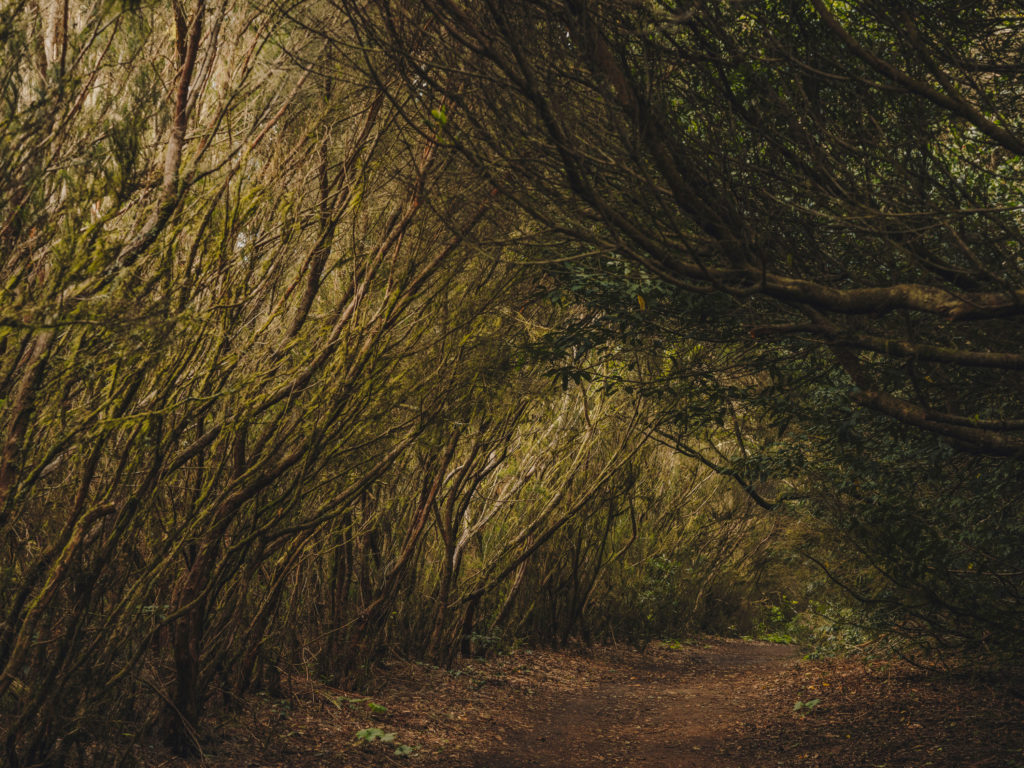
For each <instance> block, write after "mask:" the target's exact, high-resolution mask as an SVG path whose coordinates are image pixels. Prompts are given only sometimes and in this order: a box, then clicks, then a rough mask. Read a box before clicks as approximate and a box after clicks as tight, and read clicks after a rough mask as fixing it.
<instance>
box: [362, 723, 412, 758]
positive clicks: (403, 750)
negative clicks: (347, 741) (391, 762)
mask: <svg viewBox="0 0 1024 768" xmlns="http://www.w3.org/2000/svg"><path fill="white" fill-rule="evenodd" d="M397 736H398V734H397V733H391V732H385V731H383V730H382V729H380V728H363V729H362V730H361V731H356V741H359V742H362V743H363V744H373V743H374V742H377V741H379V742H380V743H381V744H395V737H397ZM413 749H415V748H414V747H410V746H409V745H408V744H395V752H394V754H396V755H397V756H398V757H408V756H409V755H411V754H412V753H413Z"/></svg>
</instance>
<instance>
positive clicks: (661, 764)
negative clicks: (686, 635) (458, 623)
mask: <svg viewBox="0 0 1024 768" xmlns="http://www.w3.org/2000/svg"><path fill="white" fill-rule="evenodd" d="M797 659H798V653H797V651H796V650H795V649H793V648H792V647H787V646H780V645H769V644H765V643H747V642H727V643H721V644H716V645H714V646H711V647H704V648H686V649H685V651H683V652H681V653H675V654H673V653H671V652H670V653H664V652H662V653H659V654H658V656H657V658H654V657H652V656H649V655H646V654H645V655H636V654H627V655H623V656H622V657H621V658H619V659H617V663H615V664H610V665H606V664H600V663H598V664H592V665H590V667H589V668H588V669H587V670H586V671H587V672H589V673H590V675H589V676H588V677H584V678H582V679H578V680H577V681H575V682H576V684H575V685H574V686H573V687H574V689H575V690H573V691H572V692H571V693H567V692H565V691H561V692H560V694H558V692H555V693H556V694H558V695H556V696H554V697H552V698H549V697H547V696H543V697H533V696H531V697H529V698H528V699H523V700H520V702H519V704H518V706H517V705H516V703H514V702H509V703H508V704H507V705H506V708H505V709H504V710H503V711H502V712H500V713H495V716H494V726H496V727H497V728H498V729H500V730H501V731H504V732H503V733H501V737H502V738H501V741H500V742H499V741H495V743H494V745H495V748H494V749H490V750H485V751H483V752H480V753H477V754H475V755H464V756H462V759H461V760H459V761H458V764H460V765H464V766H467V768H469V766H472V767H473V768H477V767H479V768H485V767H486V768H527V767H528V766H529V767H531V768H532V767H534V766H536V768H561V767H563V766H564V767H568V766H594V765H613V766H645V767H647V768H670V767H671V768H720V766H724V765H734V764H735V763H734V762H733V761H732V760H731V759H725V758H724V757H723V755H722V754H721V747H722V746H723V745H724V744H725V743H726V742H729V741H731V734H730V731H731V730H732V729H734V728H735V727H736V726H739V725H742V724H743V723H749V722H763V721H770V720H773V719H774V718H775V717H776V716H777V715H778V713H779V710H780V709H783V710H785V711H787V712H788V711H790V710H791V708H792V703H791V702H782V703H780V702H778V701H777V700H775V699H774V698H773V697H771V695H770V692H766V690H765V683H766V681H768V680H770V679H773V678H774V677H775V676H776V675H778V674H779V673H781V672H783V671H784V670H785V669H786V668H787V667H790V666H792V665H793V664H795V662H796V661H797ZM555 685H556V686H559V687H560V683H559V682H555ZM766 693H767V694H768V695H766ZM517 710H518V711H517ZM730 746H731V747H732V748H733V749H735V748H736V746H737V745H736V744H735V743H732V744H731V745H730Z"/></svg>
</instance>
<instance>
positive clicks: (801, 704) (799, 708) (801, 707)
mask: <svg viewBox="0 0 1024 768" xmlns="http://www.w3.org/2000/svg"><path fill="white" fill-rule="evenodd" d="M820 703H821V699H811V700H810V701H798V702H797V703H796V704H794V705H793V711H794V712H796V713H797V714H799V715H803V716H804V717H806V716H807V715H809V714H811V712H813V711H814V709H815V707H817V706H818V705H819V704H820Z"/></svg>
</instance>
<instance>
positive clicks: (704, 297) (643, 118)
mask: <svg viewBox="0 0 1024 768" xmlns="http://www.w3.org/2000/svg"><path fill="white" fill-rule="evenodd" d="M925 11H927V12H925ZM1011 11H1013V9H1012V8H1011V7H1010V6H1009V5H1007V7H1005V8H1004V7H1003V5H1002V4H999V3H987V4H986V3H982V4H978V3H958V2H953V1H952V0H951V1H950V2H946V3H941V4H935V3H929V4H927V6H925V5H914V4H909V5H908V4H901V5H900V6H899V7H898V8H897V7H896V6H894V5H893V4H891V3H882V2H878V3H875V2H870V1H869V0H863V1H862V2H856V3H845V4H828V3H825V2H823V1H821V2H819V0H810V2H795V0H794V1H792V2H790V1H789V0H785V1H783V2H756V3H755V2H739V3H693V4H675V3H668V2H660V1H655V0H651V1H649V2H648V1H647V0H644V1H642V2H630V3H623V2H611V0H609V1H608V2H603V1H601V2H598V1H596V0H595V1H593V2H580V1H579V0H538V1H537V2H530V3H502V2H491V1H487V0H485V1H482V2H448V1H447V0H424V2H420V3H404V2H395V3H389V2H378V1H377V0H374V1H373V2H358V0H315V1H314V0H310V1H309V2H289V3H279V2H267V3H261V2H252V3H247V2H233V1H232V0H174V1H173V2H171V3H169V4H167V3H147V2H132V3H112V2H108V1H107V0H82V1H81V2H70V1H69V0H16V1H15V2H12V3H7V4H6V5H4V6H3V7H2V9H0V179H2V180H3V183H2V184H0V278H2V279H0V424H2V425H3V426H2V432H0V725H2V740H3V744H2V750H3V755H4V759H5V760H6V762H7V763H8V764H10V765H12V766H28V765H60V764H62V763H63V762H66V761H67V760H68V759H71V758H75V757H77V758H78V760H79V762H81V763H83V764H87V763H90V762H91V763H93V764H103V765H108V764H113V763H116V762H117V761H119V760H122V761H128V760H129V759H130V757H131V755H132V750H133V745H134V744H136V743H137V742H138V741H139V740H140V739H145V738H151V737H154V736H159V737H161V738H163V739H164V740H165V741H167V742H168V743H169V744H170V745H172V746H173V747H174V748H175V749H176V750H178V751H179V752H182V753H188V752H190V751H194V750H195V748H196V745H197V743H198V742H199V741H200V740H201V737H202V736H201V728H202V713H203V710H204V708H205V707H206V706H207V705H208V704H209V702H210V700H211V697H214V696H217V697H218V700H222V701H227V702H230V701H231V700H232V699H233V698H234V697H237V696H240V695H243V694H245V693H246V692H248V691H251V690H253V689H255V688H268V689H270V690H275V689H276V688H277V687H278V686H279V684H280V678H281V675H282V674H287V673H290V672H301V673H303V674H307V675H320V676H322V677H324V678H326V679H328V680H333V681H340V682H345V683H347V684H351V685H358V684H360V683H361V682H364V681H365V680H366V679H367V678H369V677H370V676H371V675H372V674H373V665H374V662H375V661H377V660H379V659H381V658H382V657H383V656H385V655H386V654H389V653H402V654H408V655H414V656H416V657H418V658H426V659H430V660H433V661H435V662H439V663H447V662H449V661H451V660H452V659H453V658H454V657H455V656H456V655H457V654H459V653H475V652H486V651H488V650H493V649H500V648H502V647H505V646H506V644H508V643H511V642H515V641H517V640H520V639H528V640H536V641H543V642H551V643H563V642H566V641H568V640H570V639H573V638H576V637H582V638H584V639H589V638H594V637H601V638H614V639H628V640H630V641H634V642H637V643H639V644H643V643H645V642H646V641H647V640H648V639H650V638H652V637H656V636H659V635H660V636H664V635H666V634H671V633H681V632H685V631H689V630H700V629H704V630H716V631H738V632H745V631H751V630H752V629H754V628H755V626H756V625H757V624H758V623H759V622H763V621H765V619H766V617H768V618H770V617H775V618H776V619H786V618H788V617H789V616H790V615H791V614H792V612H794V611H795V610H797V609H806V616H807V619H806V621H807V622H808V623H809V624H811V625H812V628H813V629H815V630H816V631H819V632H820V633H821V637H822V640H823V641H829V640H844V641H846V642H854V643H862V642H864V641H866V640H869V639H872V638H873V639H876V640H877V639H878V638H879V637H883V638H888V639H891V640H892V641H893V644H894V647H895V648H897V649H898V650H900V651H903V652H905V651H908V650H923V651H927V652H935V651H937V650H939V651H941V650H946V651H955V652H959V653H961V654H962V653H965V652H966V653H968V654H971V655H972V656H973V657H978V655H985V656H986V657H991V656H996V657H998V656H1000V655H1001V656H1003V657H1004V658H1005V657H1006V656H1009V657H1011V658H1012V657H1014V655H1015V654H1019V651H1020V637H1021V636H1022V635H1021V629H1022V626H1021V625H1022V623H1024V621H1022V620H1024V602H1022V590H1024V576H1022V574H1024V562H1022V553H1024V520H1022V516H1021V500H1022V496H1024V484H1022V480H1021V477H1022V475H1021V473H1020V466H1021V464H1020V461H1021V457H1022V450H1024V443H1022V441H1024V413H1022V411H1024V403H1022V400H1021V396H1020V392H1021V383H1022V382H1021V370H1024V363H1022V358H1021V354H1020V342H1021V341H1022V340H1024V339H1022V333H1021V329H1020V307H1021V306H1024V304H1022V302H1021V300H1022V298H1024V276H1022V266H1024V264H1022V262H1021V259H1020V257H1019V251H1020V247H1021V243H1022V242H1024V236H1022V232H1021V220H1020V211H1021V209H1022V201H1021V199H1020V189H1021V187H1020V184H1021V178H1020V177H1021V173H1022V172H1024V168H1022V154H1024V137H1022V133H1024V126H1022V119H1024V115H1022V113H1021V111H1020V106H1019V105H1020V103H1021V100H1020V98H1019V97H1020V95H1021V93H1020V91H1021V87H1022V84H1021V78H1022V76H1024V72H1022V69H1021V67H1020V64H1019V62H1020V61H1021V56H1020V54H1021V51H1022V46H1024V29H1022V26H1024V25H1022V23H1021V22H1020V19H1019V14H1017V13H1015V12H1011ZM808 563H811V564H814V565H815V571H814V572H813V573H814V574H815V575H813V576H812V575H809V573H810V572H808V571H807V570H806V565H807V564H808ZM837 627H838V628H840V629H839V630H837ZM840 630H841V631H842V632H843V633H845V634H844V635H843V636H842V637H839V636H838V635H837V634H836V633H837V632H838V631H840ZM111 733H115V734H121V735H120V736H115V737H114V738H110V734H111Z"/></svg>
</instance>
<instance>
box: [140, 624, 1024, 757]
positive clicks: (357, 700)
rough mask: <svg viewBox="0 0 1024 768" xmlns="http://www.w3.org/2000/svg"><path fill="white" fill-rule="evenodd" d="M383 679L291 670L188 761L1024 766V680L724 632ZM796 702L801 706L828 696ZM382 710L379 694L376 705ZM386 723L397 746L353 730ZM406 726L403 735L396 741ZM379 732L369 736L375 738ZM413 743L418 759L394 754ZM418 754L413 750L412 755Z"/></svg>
mask: <svg viewBox="0 0 1024 768" xmlns="http://www.w3.org/2000/svg"><path fill="white" fill-rule="evenodd" d="M378 679H380V680H381V681H382V682H381V685H380V687H379V688H377V689H376V690H374V691H372V692H370V693H367V692H361V693H360V692H353V691H341V690H338V689H335V688H331V687H329V686H325V685H323V684H321V683H317V682H314V681H308V680H295V679H293V680H290V681H289V682H288V687H289V689H290V690H288V692H287V694H288V695H287V696H286V697H284V698H276V699H275V698H271V697H268V696H253V697H250V698H249V699H247V700H246V701H245V702H243V705H242V707H241V709H240V711H236V712H235V713H221V714H220V715H219V716H217V717H215V718H213V721H212V725H211V726H210V728H209V729H208V731H207V732H206V733H204V734H203V739H204V752H205V754H204V758H203V759H202V760H199V761H193V762H192V763H187V762H186V761H183V760H179V759H175V758H171V757H169V756H167V755H166V754H165V753H163V752H162V751H161V750H160V749H158V748H156V747H149V748H147V749H145V750H143V752H142V757H143V762H144V763H145V764H146V765H148V766H165V767H166V768H184V766H187V765H204V766H210V768H228V766H230V767H231V768H271V766H273V767H274V768H277V767H278V766H281V767H284V766H296V767H297V768H321V767H322V768H369V767H370V766H388V765H397V766H409V768H415V767H417V766H418V767H419V768H442V766H443V767H444V768H527V767H530V768H534V767H535V768H555V767H556V766H557V767H558V768H563V767H564V768H576V767H578V766H580V767H581V766H644V767H645V768H746V767H747V766H817V767H821V768H851V767H854V766H879V767H883V768H895V767H896V766H901V767H903V766H915V767H916V766H939V767H948V768H954V767H955V768H972V767H974V766H979V767H980V766H985V767H986V768H1024V693H1022V687H1024V684H1022V682H1021V681H1020V680H1015V679H1012V678H1009V677H1005V676H1004V677H1001V678H999V679H987V680H986V679H984V678H979V677H977V676H974V677H970V676H963V675H961V676H952V675H948V674H938V673H934V672H924V671H921V670H916V669H914V668H912V667H909V666H907V665H905V664H892V663H884V664H883V663H875V664H865V663H861V662H854V661H808V660H805V659H802V658H801V656H800V654H799V652H798V651H797V650H796V649H794V648H792V647H788V646H781V645H770V644H767V643H752V642H743V641H723V640H711V641H703V642H701V643H699V644H695V645H682V644H671V645H665V644H661V645H658V646H655V647H651V648H649V649H647V651H646V652H645V653H640V652H637V651H635V650H633V649H629V648H624V647H611V648H608V647H605V648H595V649H589V650H575V651H540V650H539V651H526V650H520V651H518V652H516V653H513V654H510V655H506V656H501V657H498V658H494V659H487V660H467V661H465V662H463V663H462V664H461V665H460V666H459V667H458V668H456V669H454V670H441V669H438V668H435V667H430V666H427V665H422V664H414V663H397V664H390V665H388V667H387V668H386V669H382V670H381V671H380V676H379V678H378ZM815 700H817V703H816V704H813V705H811V706H802V707H800V709H799V711H794V706H795V705H796V703H797V702H804V703H807V702H814V701H815ZM371 704H372V706H371ZM367 728H375V729H378V730H377V731H376V733H377V735H385V736H386V738H387V741H386V742H383V741H380V740H375V741H374V742H373V743H364V742H361V741H359V740H357V739H356V733H357V732H358V731H360V730H362V729H367ZM388 734H393V736H387V735H388ZM370 735H371V736H372V733H371V734H370ZM403 746H404V747H409V748H411V754H409V755H408V756H404V757H403V756H399V755H396V754H395V751H396V749H398V748H399V747H403ZM400 751H408V750H404V749H402V750H400Z"/></svg>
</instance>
